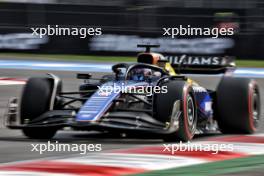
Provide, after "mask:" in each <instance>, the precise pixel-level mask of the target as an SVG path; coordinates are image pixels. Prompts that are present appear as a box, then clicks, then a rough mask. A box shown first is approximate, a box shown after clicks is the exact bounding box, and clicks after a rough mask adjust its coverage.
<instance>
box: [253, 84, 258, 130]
mask: <svg viewBox="0 0 264 176" xmlns="http://www.w3.org/2000/svg"><path fill="white" fill-rule="evenodd" d="M252 106H253V112H252V113H253V122H254V127H257V124H258V121H259V96H258V91H257V90H256V89H254V92H253V99H252Z"/></svg>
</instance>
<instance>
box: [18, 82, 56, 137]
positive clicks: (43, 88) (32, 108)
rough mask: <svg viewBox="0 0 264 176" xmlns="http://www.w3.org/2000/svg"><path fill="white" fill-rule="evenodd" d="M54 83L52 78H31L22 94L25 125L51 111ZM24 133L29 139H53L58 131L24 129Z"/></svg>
mask: <svg viewBox="0 0 264 176" xmlns="http://www.w3.org/2000/svg"><path fill="white" fill-rule="evenodd" d="M52 86H53V82H52V80H51V79H50V78H37V77H36V78H35V77H34V78H30V79H29V80H28V81H27V84H26V85H25V87H24V89H23V92H22V99H21V106H20V117H21V123H22V124H25V123H27V122H30V121H31V120H33V119H35V118H37V117H38V116H40V115H41V114H43V113H45V112H46V111H48V110H49V106H50V100H51V95H52ZM22 131H23V133H24V134H25V135H26V136H27V137H29V138H38V139H44V138H52V137H53V136H54V135H55V133H56V131H57V130H56V129H53V128H44V127H39V128H31V127H28V128H24V129H23V130H22Z"/></svg>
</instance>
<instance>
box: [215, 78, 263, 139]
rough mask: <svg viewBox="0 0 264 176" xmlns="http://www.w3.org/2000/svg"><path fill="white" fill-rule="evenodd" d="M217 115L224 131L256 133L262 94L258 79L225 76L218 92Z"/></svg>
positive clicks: (226, 132) (220, 126)
mask: <svg viewBox="0 0 264 176" xmlns="http://www.w3.org/2000/svg"><path fill="white" fill-rule="evenodd" d="M215 116H216V119H217V121H218V125H219V128H220V130H221V132H222V133H225V134H228V133H238V134H251V133H254V132H255V131H256V128H257V125H258V122H259V120H260V94H259V88H258V85H257V83H256V81H254V80H252V79H247V78H232V77H227V78H223V79H222V80H221V82H220V83H219V85H218V88H217V92H216V114H215Z"/></svg>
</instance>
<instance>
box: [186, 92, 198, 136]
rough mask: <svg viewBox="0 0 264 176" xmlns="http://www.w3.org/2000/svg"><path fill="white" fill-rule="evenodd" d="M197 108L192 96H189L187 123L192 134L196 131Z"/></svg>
mask: <svg viewBox="0 0 264 176" xmlns="http://www.w3.org/2000/svg"><path fill="white" fill-rule="evenodd" d="M195 121H196V119H195V107H194V101H193V98H192V96H191V95H188V96H187V122H188V128H189V130H190V132H192V133H193V132H194V130H195V126H196V125H195Z"/></svg>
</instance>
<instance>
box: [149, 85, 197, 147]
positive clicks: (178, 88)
mask: <svg viewBox="0 0 264 176" xmlns="http://www.w3.org/2000/svg"><path fill="white" fill-rule="evenodd" d="M160 86H167V90H168V92H167V93H159V94H156V95H155V97H154V110H156V113H155V117H156V119H157V120H159V121H161V122H164V123H167V122H170V120H171V114H172V110H173V106H174V103H175V102H176V101H177V100H180V103H181V105H180V106H181V107H180V109H181V111H182V113H181V116H180V118H179V130H178V131H177V132H175V133H172V134H169V135H165V137H164V141H169V142H170V141H189V140H191V139H192V138H193V136H194V133H195V131H196V125H197V113H196V106H195V105H196V103H195V99H194V93H193V89H192V87H191V85H190V84H188V83H187V82H186V81H167V82H164V83H162V84H161V85H160Z"/></svg>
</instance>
